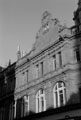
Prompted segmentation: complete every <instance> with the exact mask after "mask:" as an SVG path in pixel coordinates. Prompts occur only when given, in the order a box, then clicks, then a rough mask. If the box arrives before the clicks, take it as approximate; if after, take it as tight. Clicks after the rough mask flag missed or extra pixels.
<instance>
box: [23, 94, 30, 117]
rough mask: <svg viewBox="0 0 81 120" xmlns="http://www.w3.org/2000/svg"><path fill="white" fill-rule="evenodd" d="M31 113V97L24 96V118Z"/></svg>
mask: <svg viewBox="0 0 81 120" xmlns="http://www.w3.org/2000/svg"><path fill="white" fill-rule="evenodd" d="M28 113H29V96H28V95H26V96H24V116H26V115H28Z"/></svg>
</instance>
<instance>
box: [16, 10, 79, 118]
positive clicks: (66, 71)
mask: <svg viewBox="0 0 81 120" xmlns="http://www.w3.org/2000/svg"><path fill="white" fill-rule="evenodd" d="M74 19H75V21H76V17H75V18H74ZM77 28H78V26H75V27H72V28H67V27H66V26H63V25H61V24H60V22H59V20H58V19H54V18H53V17H52V15H51V14H50V13H49V12H48V11H45V12H44V13H43V15H42V19H41V28H40V29H39V31H38V33H37V35H36V41H35V43H34V45H33V48H32V50H31V51H30V52H29V53H28V54H27V55H25V56H24V57H22V58H21V52H20V49H19V51H18V61H17V63H16V88H15V94H14V96H15V116H14V117H15V118H19V117H22V118H23V117H24V116H27V115H28V114H31V113H40V114H41V112H44V111H47V110H49V109H52V108H54V110H55V109H56V110H57V109H58V108H59V109H60V107H62V108H64V107H65V106H69V105H72V104H77V103H78V104H79V103H80V102H81V97H80V92H81V79H80V78H81V73H80V72H81V71H80V69H81V66H80V61H81V41H80V38H81V36H80V30H78V29H77ZM77 30H78V32H77ZM76 113H77V111H76ZM64 115H65V116H66V115H67V114H64ZM68 115H69V114H68ZM70 115H71V117H73V116H74V115H72V114H70ZM79 115H81V112H79V113H77V116H79ZM58 116H59V115H58ZM75 116H76V114H75ZM54 117H55V116H54ZM58 118H59V117H56V119H55V120H57V119H58ZM42 119H43V118H42ZM49 119H50V118H49ZM60 119H63V116H62V115H60Z"/></svg>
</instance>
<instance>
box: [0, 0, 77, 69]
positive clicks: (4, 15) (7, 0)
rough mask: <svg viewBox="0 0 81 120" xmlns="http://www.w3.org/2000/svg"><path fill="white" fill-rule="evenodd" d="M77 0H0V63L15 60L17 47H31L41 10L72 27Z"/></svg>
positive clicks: (39, 20)
mask: <svg viewBox="0 0 81 120" xmlns="http://www.w3.org/2000/svg"><path fill="white" fill-rule="evenodd" d="M77 3H78V0H0V66H3V67H5V66H6V65H7V64H8V61H9V59H11V63H13V62H15V61H16V60H17V47H18V45H20V48H21V50H24V51H26V52H27V53H28V52H29V51H30V50H31V49H32V46H33V44H34V42H35V37H36V33H37V32H38V30H39V28H40V27H41V16H42V14H43V13H44V11H49V12H50V13H52V15H53V17H54V18H58V19H59V20H60V22H61V24H66V25H67V26H68V27H70V26H73V25H74V22H73V13H74V11H75V10H76V9H77Z"/></svg>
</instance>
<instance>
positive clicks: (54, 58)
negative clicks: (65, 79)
mask: <svg viewBox="0 0 81 120" xmlns="http://www.w3.org/2000/svg"><path fill="white" fill-rule="evenodd" d="M55 69H56V55H54V56H53V70H55Z"/></svg>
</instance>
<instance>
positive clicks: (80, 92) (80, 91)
mask: <svg viewBox="0 0 81 120" xmlns="http://www.w3.org/2000/svg"><path fill="white" fill-rule="evenodd" d="M79 94H80V103H81V88H79Z"/></svg>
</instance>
